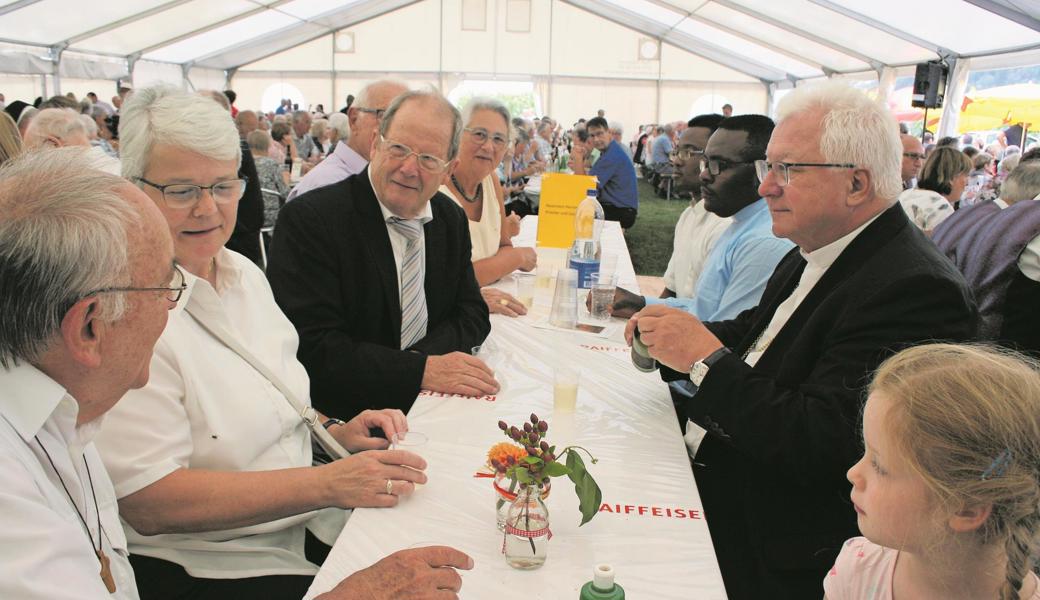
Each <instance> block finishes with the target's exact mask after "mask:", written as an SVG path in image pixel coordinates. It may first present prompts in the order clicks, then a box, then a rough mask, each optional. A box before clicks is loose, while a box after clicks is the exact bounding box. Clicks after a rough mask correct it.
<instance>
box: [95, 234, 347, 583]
mask: <svg viewBox="0 0 1040 600" xmlns="http://www.w3.org/2000/svg"><path fill="white" fill-rule="evenodd" d="M216 264H217V287H216V289H214V288H213V286H212V285H210V283H209V282H208V281H206V280H205V279H200V278H198V277H195V276H194V275H191V274H190V273H188V274H186V276H187V283H188V286H189V287H188V289H187V290H186V291H185V292H184V295H183V296H182V297H181V300H180V302H179V306H178V307H177V308H176V309H174V311H173V313H171V315H170V320H169V322H168V324H167V326H166V330H165V331H164V332H163V334H162V336H161V337H160V338H159V342H158V344H156V346H155V353H154V354H153V356H152V362H151V377H150V378H149V381H148V385H147V386H145V387H144V388H142V389H140V390H131V391H130V392H129V393H127V395H126V396H125V397H124V398H123V400H122V401H121V402H120V403H119V404H118V405H116V407H115V408H114V409H113V410H111V411H109V413H108V416H107V418H106V419H105V424H104V427H102V429H101V432H100V433H99V434H98V438H97V444H98V449H99V450H100V452H101V456H102V458H103V459H104V461H105V465H106V466H107V467H108V469H109V473H111V476H112V480H113V481H114V482H115V488H116V494H117V495H118V497H120V498H123V497H125V496H128V495H130V494H132V493H134V492H136V491H138V490H140V489H142V488H145V487H147V486H149V485H151V484H152V483H155V482H156V481H158V480H160V479H162V478H163V477H165V476H167V475H169V474H170V473H172V472H173V471H176V470H178V469H185V468H193V469H207V470H212V471H267V470H274V469H287V468H294V467H307V466H310V465H311V441H310V432H309V431H308V430H307V427H306V426H305V425H304V423H303V421H302V419H301V418H300V416H299V415H298V414H297V413H296V412H295V411H294V410H293V408H292V407H291V406H290V404H289V402H288V401H287V400H286V398H285V397H284V396H283V395H282V394H281V393H280V392H279V391H278V389H277V388H276V387H275V386H274V385H273V384H272V383H271V382H270V381H268V380H267V379H266V378H265V377H264V376H262V375H261V374H260V373H259V372H258V371H257V370H256V369H254V368H253V367H252V366H251V365H250V364H249V363H248V362H246V360H244V359H243V358H241V357H240V356H239V355H238V354H236V353H235V352H234V351H233V350H231V349H230V348H228V347H227V346H225V345H224V344H223V343H222V342H221V341H220V340H218V339H217V338H215V337H213V336H212V335H211V334H210V333H209V332H207V331H206V330H205V329H204V328H203V326H202V325H201V324H200V323H199V322H198V321H197V320H196V318H197V316H198V315H203V320H204V321H206V322H215V323H220V324H221V325H223V327H224V328H225V329H226V330H228V331H230V332H231V334H232V335H235V336H237V337H238V340H239V342H240V343H241V344H242V345H243V346H245V347H246V348H249V349H250V350H251V351H252V353H253V354H254V356H256V357H257V358H258V359H259V360H261V361H263V363H264V364H265V365H266V366H267V367H268V368H269V369H271V370H272V371H273V372H274V373H276V374H277V375H278V377H279V378H281V380H282V381H283V382H284V383H285V385H286V386H287V387H289V388H290V389H292V390H293V391H294V392H295V393H296V395H297V398H299V399H301V401H304V402H306V401H308V400H309V398H310V392H309V388H310V380H309V379H308V377H307V372H306V371H305V370H304V368H303V365H301V364H300V362H299V361H298V360H297V359H296V349H297V347H298V346H299V337H298V336H297V334H296V330H295V329H294V328H293V325H292V323H290V322H289V320H288V319H287V318H286V317H285V315H284V314H282V311H281V310H280V309H279V308H278V305H277V304H275V302H274V297H273V296H272V294H271V288H270V287H269V286H268V284H267V279H266V278H265V277H264V274H263V272H262V271H260V269H258V268H257V267H256V266H255V265H254V264H253V263H252V262H250V261H249V260H248V259H246V258H245V257H244V256H242V255H240V254H236V253H234V252H232V251H230V250H226V249H222V250H221V251H220V252H219V253H218V254H217V257H216ZM189 303H190V304H191V306H192V311H193V313H192V314H189V313H188V312H187V311H186V310H184V309H185V306H186V305H187V304H189ZM257 492H258V493H262V490H257ZM344 519H345V512H344V511H342V510H339V509H326V510H324V511H318V512H310V513H304V514H300V515H295V516H291V517H286V518H282V519H278V520H276V521H271V522H268V523H262V524H258V525H251V526H248V527H240V528H237V529H232V530H223V531H210V532H203V533H186V534H162V535H154V536H144V535H141V534H139V533H138V532H137V531H135V530H134V529H133V527H131V526H130V525H129V524H126V534H127V537H128V538H129V540H130V550H131V552H133V553H134V554H142V555H145V556H151V557H154V558H159V559H162V560H167V561H170V562H174V563H177V564H179V565H181V566H183V567H184V568H185V570H186V571H187V572H188V573H189V574H191V575H192V576H194V577H204V578H213V579H221V578H244V577H257V576H261V575H313V574H315V573H317V566H316V565H314V564H312V563H310V562H308V561H307V559H306V558H305V557H304V537H305V528H307V529H310V530H311V531H312V532H313V533H314V534H315V535H316V536H317V537H318V538H319V539H321V540H322V541H324V542H326V543H329V544H331V543H333V542H334V541H335V536H337V535H338V534H339V530H340V529H342V526H343V523H344Z"/></svg>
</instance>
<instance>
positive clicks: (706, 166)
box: [700, 152, 757, 177]
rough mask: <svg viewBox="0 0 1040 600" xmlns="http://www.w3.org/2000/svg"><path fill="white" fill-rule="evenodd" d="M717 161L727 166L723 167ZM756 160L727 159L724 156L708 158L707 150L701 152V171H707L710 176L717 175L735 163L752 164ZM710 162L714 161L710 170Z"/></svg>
mask: <svg viewBox="0 0 1040 600" xmlns="http://www.w3.org/2000/svg"><path fill="white" fill-rule="evenodd" d="M719 162H723V163H726V164H728V165H729V166H728V167H726V168H725V169H723V168H722V167H721V166H720V165H719ZM756 162H757V161H754V160H729V159H726V158H709V157H708V153H707V152H701V165H700V166H701V171H708V173H711V176H712V177H718V176H719V174H720V173H723V172H725V171H728V170H730V169H732V168H733V167H735V166H737V165H753V164H755V163H756ZM711 163H715V169H714V170H712V168H711Z"/></svg>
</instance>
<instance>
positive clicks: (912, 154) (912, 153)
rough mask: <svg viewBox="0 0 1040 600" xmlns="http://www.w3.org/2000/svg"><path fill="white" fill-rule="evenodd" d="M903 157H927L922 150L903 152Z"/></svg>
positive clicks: (919, 158)
mask: <svg viewBox="0 0 1040 600" xmlns="http://www.w3.org/2000/svg"><path fill="white" fill-rule="evenodd" d="M903 158H909V159H912V160H924V159H925V158H927V157H926V156H925V155H924V153H923V152H904V153H903Z"/></svg>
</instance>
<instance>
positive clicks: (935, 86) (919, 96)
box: [910, 61, 950, 108]
mask: <svg viewBox="0 0 1040 600" xmlns="http://www.w3.org/2000/svg"><path fill="white" fill-rule="evenodd" d="M949 72H950V69H949V67H947V66H946V65H945V64H943V63H941V62H939V61H932V62H926V63H921V64H919V65H917V70H916V72H915V73H914V93H913V95H912V96H911V97H910V105H911V106H916V107H918V108H941V107H942V105H943V96H945V95H946V76H947V75H948V74H949Z"/></svg>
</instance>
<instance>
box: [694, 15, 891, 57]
mask: <svg viewBox="0 0 1040 600" xmlns="http://www.w3.org/2000/svg"><path fill="white" fill-rule="evenodd" d="M696 17H698V18H701V19H705V20H707V21H709V22H711V23H715V24H717V25H719V26H722V27H726V28H728V29H730V30H731V31H740V32H742V33H743V34H744V35H746V36H748V37H750V38H751V39H756V40H759V41H761V42H762V43H764V44H769V45H770V46H773V47H774V48H780V49H783V50H786V51H788V52H793V53H795V54H796V55H801V56H804V57H805V59H806V60H808V61H810V62H812V63H816V64H818V65H822V66H824V67H827V68H828V69H831V70H833V71H859V70H864V69H869V68H871V66H870V63H868V62H867V61H864V60H861V59H859V58H856V57H854V56H850V55H849V54H846V53H844V52H841V51H840V50H837V49H835V47H834V46H827V45H824V44H820V43H817V42H815V41H813V40H811V39H809V38H806V37H803V36H801V35H798V34H795V33H792V32H790V31H787V30H785V29H783V28H781V27H777V26H776V25H774V24H772V23H769V22H767V21H764V20H759V19H754V18H751V17H750V16H748V15H747V14H745V13H742V12H740V11H738V10H734V9H732V8H729V7H726V6H722V5H721V4H718V3H716V2H708V3H707V4H704V6H703V8H701V9H700V10H698V11H697V12H696Z"/></svg>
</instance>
